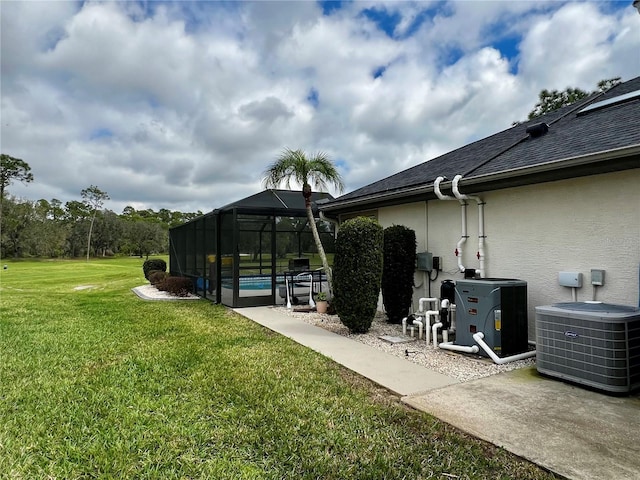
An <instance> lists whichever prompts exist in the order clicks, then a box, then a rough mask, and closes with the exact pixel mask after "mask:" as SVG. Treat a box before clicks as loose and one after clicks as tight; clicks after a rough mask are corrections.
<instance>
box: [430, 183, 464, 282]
mask: <svg viewBox="0 0 640 480" xmlns="http://www.w3.org/2000/svg"><path fill="white" fill-rule="evenodd" d="M444 180H446V178H445V177H438V178H436V179H435V181H434V182H433V191H434V193H435V194H436V196H437V197H438V198H439V199H440V200H456V198H455V197H451V196H449V195H445V194H444V193H442V191H441V190H440V183H441V182H443V181H444ZM458 200H459V201H460V206H461V207H462V232H461V234H460V240H458V243H457V244H456V250H455V255H456V257H457V258H458V270H459V271H460V272H464V271H465V270H466V268H465V266H464V265H463V264H462V246H463V245H464V243H465V242H466V241H467V238H469V235H467V202H465V201H464V200H462V199H458Z"/></svg>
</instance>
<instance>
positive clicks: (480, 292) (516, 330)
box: [454, 278, 528, 357]
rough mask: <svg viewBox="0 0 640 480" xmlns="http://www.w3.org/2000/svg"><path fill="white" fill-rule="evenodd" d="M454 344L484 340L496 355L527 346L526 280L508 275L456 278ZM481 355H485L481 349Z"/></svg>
mask: <svg viewBox="0 0 640 480" xmlns="http://www.w3.org/2000/svg"><path fill="white" fill-rule="evenodd" d="M455 295H456V302H455V303H456V339H455V342H454V343H455V344H456V345H465V346H472V345H475V344H476V341H475V340H474V338H473V334H474V333H476V332H482V333H483V334H484V341H485V343H486V344H487V345H488V346H489V347H490V348H491V350H493V352H494V353H495V354H496V355H497V356H499V357H508V356H511V355H517V354H519V353H524V352H526V351H527V350H528V332H527V282H524V281H522V280H516V279H510V278H480V279H473V280H472V279H465V280H458V281H457V282H456V289H455ZM479 353H480V354H481V355H484V356H488V355H487V354H486V352H485V351H484V350H483V349H480V352H479Z"/></svg>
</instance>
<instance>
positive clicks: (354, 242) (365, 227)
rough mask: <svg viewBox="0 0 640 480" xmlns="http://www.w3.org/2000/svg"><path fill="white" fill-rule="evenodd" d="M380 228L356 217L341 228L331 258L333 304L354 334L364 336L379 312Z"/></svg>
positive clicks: (376, 223)
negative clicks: (332, 257)
mask: <svg viewBox="0 0 640 480" xmlns="http://www.w3.org/2000/svg"><path fill="white" fill-rule="evenodd" d="M382 235H383V234H382V227H381V226H380V224H379V223H378V222H377V221H376V220H373V219H371V218H367V217H357V218H353V219H351V220H347V221H346V222H345V223H344V224H342V225H341V226H340V230H339V231H338V236H337V238H336V252H335V256H334V259H333V305H334V306H335V308H336V312H337V313H338V316H339V317H340V321H341V322H342V323H343V324H344V325H345V326H346V327H347V328H348V329H349V331H351V332H353V333H365V332H367V331H368V330H369V328H371V323H372V322H373V318H374V317H375V315H376V311H377V309H378V296H379V294H380V281H381V277H382V240H383V237H382Z"/></svg>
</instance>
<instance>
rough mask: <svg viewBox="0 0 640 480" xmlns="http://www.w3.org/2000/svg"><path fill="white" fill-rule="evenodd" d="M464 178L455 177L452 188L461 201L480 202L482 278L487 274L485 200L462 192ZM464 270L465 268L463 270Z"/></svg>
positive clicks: (479, 236)
mask: <svg viewBox="0 0 640 480" xmlns="http://www.w3.org/2000/svg"><path fill="white" fill-rule="evenodd" d="M460 180H462V175H456V176H455V177H453V182H451V189H452V190H453V194H454V195H455V197H456V198H457V199H458V200H460V201H461V202H463V201H465V200H474V201H475V202H476V203H477V204H478V260H479V261H480V269H479V272H478V274H479V275H480V278H484V276H485V254H484V239H485V237H486V235H485V234H484V205H485V202H484V201H483V200H482V199H481V198H480V197H476V196H474V195H465V194H463V193H460V189H459V187H458V184H459V183H460ZM463 271H464V270H463Z"/></svg>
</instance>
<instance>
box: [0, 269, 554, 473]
mask: <svg viewBox="0 0 640 480" xmlns="http://www.w3.org/2000/svg"><path fill="white" fill-rule="evenodd" d="M142 262H143V260H142V259H137V258H122V259H109V260H91V261H90V262H88V263H87V262H85V261H23V262H13V261H7V260H3V261H2V262H1V263H2V264H3V265H4V264H6V265H7V266H8V268H7V269H6V270H4V269H3V270H0V275H1V276H0V300H1V304H0V305H1V316H0V357H1V358H0V478H2V479H9V478H11V479H13V478H15V479H45V478H46V479H75V478H83V479H86V478H127V479H133V478H136V479H146V478H157V479H173V478H176V479H177V478H181V479H195V478H206V479H302V478H309V479H350V478H361V479H396V478H397V479H402V478H405V479H428V478H434V479H458V478H459V479H474V480H475V479H492V480H495V479H550V478H556V477H554V476H553V475H551V474H549V473H547V472H545V471H543V470H541V469H539V468H538V467H536V466H534V465H532V464H530V463H528V462H525V461H522V460H520V459H518V458H517V457H514V456H513V455H511V454H509V453H507V452H505V451H503V450H501V449H499V448H495V447H493V446H491V445H487V444H485V443H483V442H480V441H478V440H475V439H473V438H471V437H469V436H466V435H464V434H461V433H459V432H458V431H456V430H455V429H453V428H452V427H449V426H448V425H446V424H443V423H441V422H439V421H438V420H436V419H434V418H433V417H430V416H428V415H426V414H424V413H421V412H416V411H413V410H410V409H409V408H407V407H405V406H404V405H402V404H401V403H400V402H399V401H398V399H397V398H395V397H393V396H392V395H390V394H388V393H387V392H386V391H384V390H382V389H380V388H377V387H376V386H374V385H372V384H371V383H369V382H368V381H366V380H363V379H361V378H360V377H358V376H356V375H354V374H352V373H350V372H349V371H346V370H345V369H343V368H342V367H341V366H339V365H337V364H335V363H333V362H332V361H330V360H328V359H326V358H325V357H322V356H321V355H319V354H317V353H315V352H313V351H311V350H308V349H306V348H304V347H302V346H300V345H297V344H296V343H294V342H292V341H291V340H289V339H287V338H284V337H281V336H279V335H277V334H274V333H272V332H270V331H269V330H266V329H264V328H262V327H260V326H258V325H256V324H254V323H252V322H251V321H249V320H247V319H245V318H243V317H240V316H238V315H236V314H234V313H233V312H231V311H229V310H227V309H226V308H225V307H222V306H216V305H212V304H210V303H209V302H207V301H205V300H200V301H181V302H160V301H158V302H153V301H143V300H141V299H139V298H138V297H137V296H136V295H135V294H133V293H132V292H131V288H132V287H135V286H138V285H142V284H144V283H145V280H144V276H143V275H142ZM76 287H85V288H82V289H76Z"/></svg>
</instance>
